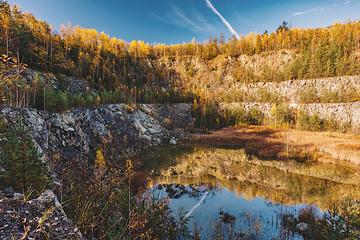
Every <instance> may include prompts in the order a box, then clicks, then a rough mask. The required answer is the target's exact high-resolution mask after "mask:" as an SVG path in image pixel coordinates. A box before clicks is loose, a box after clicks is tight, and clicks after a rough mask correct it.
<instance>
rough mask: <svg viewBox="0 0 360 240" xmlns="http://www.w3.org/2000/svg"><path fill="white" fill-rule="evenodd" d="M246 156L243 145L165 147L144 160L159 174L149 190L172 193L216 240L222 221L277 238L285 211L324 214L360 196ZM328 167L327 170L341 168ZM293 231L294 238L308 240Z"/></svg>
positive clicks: (196, 225) (194, 223) (193, 222)
mask: <svg viewBox="0 0 360 240" xmlns="http://www.w3.org/2000/svg"><path fill="white" fill-rule="evenodd" d="M243 156H244V154H243V150H242V149H223V148H214V147H206V146H184V147H176V148H164V149H161V150H159V151H158V152H156V153H154V154H153V155H152V156H150V157H148V158H147V159H145V161H144V167H145V168H146V169H147V171H149V172H151V173H152V176H153V177H152V182H151V184H150V187H149V189H150V190H151V191H154V193H155V194H158V195H159V196H164V197H165V196H168V197H169V198H170V202H169V205H170V208H171V209H172V210H173V211H174V212H176V211H179V209H183V211H184V212H185V213H186V214H187V216H190V217H191V219H190V221H189V225H188V226H189V228H190V229H191V230H192V231H193V232H194V230H193V229H197V230H198V232H199V233H200V234H201V238H202V239H208V238H212V239H214V238H216V237H215V236H214V232H215V231H216V226H218V224H219V223H222V224H223V226H225V228H228V229H230V228H231V227H230V226H232V227H233V229H234V230H235V231H238V232H241V233H243V234H246V235H247V236H253V237H255V236H256V239H276V238H279V237H280V236H284V234H283V233H281V232H282V231H283V230H284V229H283V228H282V224H281V223H282V219H283V217H284V215H286V216H287V215H293V216H296V215H297V213H298V211H299V210H300V209H302V208H304V207H306V206H314V207H315V209H316V211H317V214H319V215H321V214H322V213H323V212H324V211H326V210H327V208H328V207H329V206H330V205H331V204H336V203H338V202H339V201H342V200H343V199H345V198H346V197H348V196H352V197H353V198H357V199H359V198H360V188H359V187H358V186H355V185H351V184H344V183H336V182H334V181H329V180H325V179H322V178H319V177H318V178H317V177H310V176H305V175H303V174H294V173H290V172H288V171H286V170H284V169H282V170H280V169H277V168H274V167H268V166H263V165H262V164H259V163H257V164H252V162H249V161H243V160H242V159H243ZM266 161H271V160H266ZM322 167H323V169H326V170H327V171H325V172H328V171H329V170H328V168H330V169H331V171H330V172H333V171H334V170H333V169H332V168H336V166H335V165H331V166H329V165H324V166H322ZM318 168H319V167H318ZM323 169H322V172H324V170H323ZM337 172H338V170H337ZM219 219H222V221H219ZM225 222H227V223H225ZM292 234H293V235H291V236H290V239H302V238H301V236H300V235H299V234H297V233H292Z"/></svg>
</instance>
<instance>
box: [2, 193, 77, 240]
mask: <svg viewBox="0 0 360 240" xmlns="http://www.w3.org/2000/svg"><path fill="white" fill-rule="evenodd" d="M19 195H20V196H19ZM0 239H4V240H10V239H29V240H31V239H58V240H62V239H84V238H83V237H82V234H81V232H80V231H79V230H78V228H76V226H75V225H74V224H73V223H72V221H71V220H70V219H68V218H67V216H66V214H65V212H64V210H63V208H62V206H61V204H60V203H59V201H58V200H57V198H56V196H55V195H54V193H53V192H52V191H50V190H47V191H46V192H44V193H43V194H42V195H41V196H40V197H38V198H36V199H33V200H29V201H26V199H24V196H23V195H22V194H16V193H15V194H14V197H13V198H6V197H5V198H2V199H0Z"/></svg>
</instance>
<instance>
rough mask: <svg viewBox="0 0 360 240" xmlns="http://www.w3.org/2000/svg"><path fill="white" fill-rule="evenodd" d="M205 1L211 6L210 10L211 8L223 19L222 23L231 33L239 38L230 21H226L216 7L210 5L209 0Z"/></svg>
mask: <svg viewBox="0 0 360 240" xmlns="http://www.w3.org/2000/svg"><path fill="white" fill-rule="evenodd" d="M205 1H206V3H207V5H208V7H209V8H211V10H213V12H214V13H216V15H218V16H219V17H220V19H221V21H223V23H224V24H225V25H226V26H227V28H228V29H229V31H230V32H231V33H232V35H234V36H235V37H236V38H237V39H240V37H239V34H237V33H236V32H235V30H234V29H233V28H232V26H231V25H230V23H228V21H226V19H225V18H224V17H223V16H222V15H221V14H220V13H219V12H218V11H217V10H216V8H215V7H214V6H213V5H212V3H211V2H210V0H205Z"/></svg>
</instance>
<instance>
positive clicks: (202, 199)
mask: <svg viewBox="0 0 360 240" xmlns="http://www.w3.org/2000/svg"><path fill="white" fill-rule="evenodd" d="M208 194H209V192H206V193H205V194H204V196H203V197H202V198H201V199H200V201H199V202H198V203H197V204H196V205H195V206H193V208H192V209H191V210H190V211H189V212H188V213H187V214H186V215H185V217H186V218H187V217H189V216H190V214H192V212H193V211H194V210H195V208H197V207H198V206H200V204H201V203H202V202H203V201H204V199H205V198H206V196H207V195H208Z"/></svg>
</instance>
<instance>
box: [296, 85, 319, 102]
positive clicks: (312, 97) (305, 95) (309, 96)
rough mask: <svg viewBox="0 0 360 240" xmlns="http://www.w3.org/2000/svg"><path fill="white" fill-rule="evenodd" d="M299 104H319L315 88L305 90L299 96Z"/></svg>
mask: <svg viewBox="0 0 360 240" xmlns="http://www.w3.org/2000/svg"><path fill="white" fill-rule="evenodd" d="M300 102H301V103H316V102H319V97H318V95H317V92H316V90H315V88H309V89H305V90H303V91H302V92H301V94H300Z"/></svg>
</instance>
